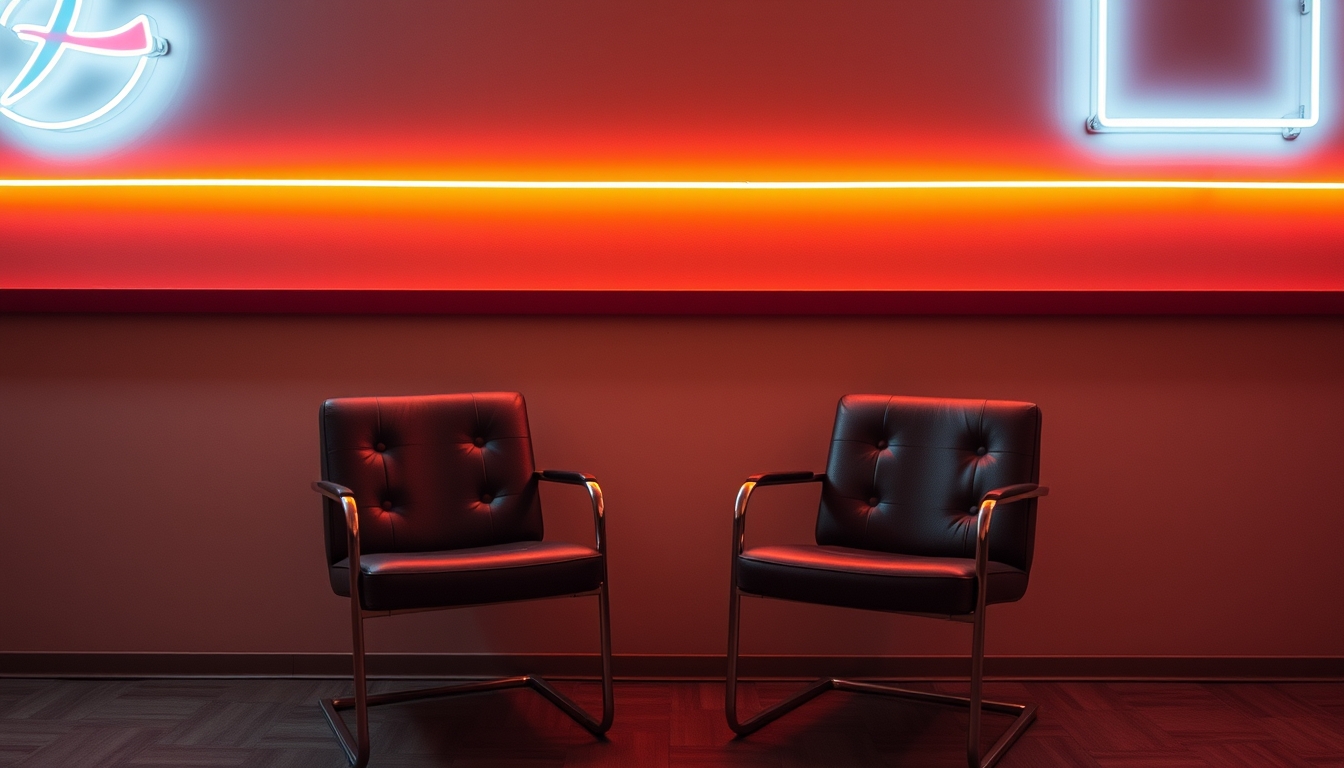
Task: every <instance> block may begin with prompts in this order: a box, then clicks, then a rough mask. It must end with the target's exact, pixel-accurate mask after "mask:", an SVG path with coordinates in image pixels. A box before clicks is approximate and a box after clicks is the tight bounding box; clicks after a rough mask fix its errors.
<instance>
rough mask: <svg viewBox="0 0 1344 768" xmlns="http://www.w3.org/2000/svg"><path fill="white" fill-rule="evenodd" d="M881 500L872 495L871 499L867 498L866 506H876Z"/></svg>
mask: <svg viewBox="0 0 1344 768" xmlns="http://www.w3.org/2000/svg"><path fill="white" fill-rule="evenodd" d="M881 501H882V500H881V499H879V498H877V497H876V496H874V497H872V498H871V499H868V506H870V507H876V506H877V505H878V504H879V503H880V502H881Z"/></svg>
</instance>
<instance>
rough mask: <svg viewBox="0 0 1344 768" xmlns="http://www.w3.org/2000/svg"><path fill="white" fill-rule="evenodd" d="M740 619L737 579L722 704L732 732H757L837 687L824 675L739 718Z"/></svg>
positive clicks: (740, 604)
mask: <svg viewBox="0 0 1344 768" xmlns="http://www.w3.org/2000/svg"><path fill="white" fill-rule="evenodd" d="M741 621H742V594H741V593H740V592H738V589H737V584H736V582H734V584H733V589H732V597H731V598H729V604H728V679H727V682H726V686H725V689H724V707H723V709H724V713H725V714H726V715H727V716H728V727H729V728H731V729H733V733H736V734H737V735H738V736H747V735H749V734H751V733H755V732H756V731H758V730H760V729H761V728H763V727H765V726H766V725H768V724H770V723H772V722H774V721H775V720H778V719H779V718H781V717H783V716H784V715H787V714H788V713H790V712H792V711H793V710H795V709H797V708H798V707H801V706H802V705H804V704H806V703H807V702H809V701H811V700H812V699H815V698H816V697H818V696H820V695H821V694H823V693H825V692H827V691H830V690H834V689H835V686H836V681H835V679H833V678H829V677H824V678H822V679H820V680H817V681H816V682H814V683H812V684H811V685H809V686H807V687H806V688H804V689H803V690H801V691H799V692H798V693H796V694H794V695H793V696H791V697H789V698H787V699H785V700H784V701H781V702H779V703H778V704H775V705H774V706H772V707H767V708H766V709H763V710H761V711H760V712H757V713H756V714H755V715H753V716H752V717H750V718H748V719H747V720H739V719H738V717H737V659H738V644H739V640H740V633H739V629H740V626H741Z"/></svg>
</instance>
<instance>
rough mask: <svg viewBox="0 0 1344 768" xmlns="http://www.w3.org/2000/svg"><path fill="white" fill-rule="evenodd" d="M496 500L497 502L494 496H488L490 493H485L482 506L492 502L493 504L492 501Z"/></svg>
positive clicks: (482, 495) (482, 496) (482, 497)
mask: <svg viewBox="0 0 1344 768" xmlns="http://www.w3.org/2000/svg"><path fill="white" fill-rule="evenodd" d="M494 500H495V497H494V496H491V495H490V494H488V493H483V494H481V503H482V504H489V503H490V502H492V501H494Z"/></svg>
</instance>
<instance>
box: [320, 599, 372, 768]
mask: <svg viewBox="0 0 1344 768" xmlns="http://www.w3.org/2000/svg"><path fill="white" fill-rule="evenodd" d="M350 625H351V635H352V639H353V653H351V656H352V657H353V659H354V678H355V695H354V697H353V700H350V699H324V700H323V701H322V714H324V715H326V717H327V725H329V726H331V731H332V733H334V734H335V735H336V739H337V740H338V741H340V742H341V748H342V749H344V750H345V759H346V760H347V761H349V763H350V765H351V766H352V767H353V768H364V766H366V765H368V764H369V695H368V685H367V682H366V679H365V672H364V617H363V616H362V615H361V614H360V610H359V602H358V601H357V600H351V601H350ZM350 704H354V708H355V733H354V734H353V735H352V734H351V733H350V728H349V726H347V725H346V724H345V719H344V718H342V717H341V715H340V713H339V712H338V711H337V710H338V709H346V708H348V707H349V706H350Z"/></svg>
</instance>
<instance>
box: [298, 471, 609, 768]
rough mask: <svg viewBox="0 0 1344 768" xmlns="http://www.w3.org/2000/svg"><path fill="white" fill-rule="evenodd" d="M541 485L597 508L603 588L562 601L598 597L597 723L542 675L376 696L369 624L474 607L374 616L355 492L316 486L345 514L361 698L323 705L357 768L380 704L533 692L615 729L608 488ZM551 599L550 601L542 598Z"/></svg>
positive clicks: (601, 727) (551, 474)
mask: <svg viewBox="0 0 1344 768" xmlns="http://www.w3.org/2000/svg"><path fill="white" fill-rule="evenodd" d="M533 478H534V479H536V480H539V481H540V480H544V481H548V482H553V483H564V484H568V485H582V486H584V487H585V488H586V489H587V490H588V497H589V499H590V500H591V501H592V504H593V528H594V533H595V535H596V539H597V551H598V554H600V555H601V556H602V585H601V586H600V587H598V588H597V589H595V590H592V591H589V592H580V593H577V594H574V595H557V596H556V597H588V596H594V595H595V596H597V605H598V615H599V621H600V627H601V635H602V717H601V718H600V719H599V718H596V717H593V716H592V715H590V714H589V713H587V712H586V711H584V710H583V708H582V707H580V706H579V705H578V704H576V703H575V702H574V701H573V700H572V699H570V698H569V697H568V696H566V695H564V694H563V693H560V692H559V691H557V690H556V689H555V688H553V687H552V686H551V684H550V683H548V682H546V681H545V680H543V679H542V678H540V677H538V676H536V675H519V676H515V677H501V678H495V679H491V680H473V681H471V682H466V683H455V684H453V685H445V686H440V687H436V688H421V689H417V690H410V691H397V692H395V693H383V694H376V695H373V696H370V695H369V694H368V690H367V689H368V685H367V680H366V675H365V664H364V661H365V659H364V655H365V654H364V620H365V619H369V618H374V617H377V616H395V615H400V614H403V613H421V612H424V611H437V610H448V609H450V608H468V607H471V606H470V605H452V606H445V607H444V608H414V609H409V610H402V611H369V610H365V609H364V608H363V607H362V603H361V602H360V594H359V579H360V569H359V553H360V548H359V514H358V509H357V508H356V506H355V498H354V491H351V490H350V489H349V488H346V487H345V486H342V485H338V484H336V483H332V482H328V481H325V480H319V481H317V482H315V483H313V490H315V491H317V492H318V493H320V494H322V495H323V496H325V497H326V498H328V499H331V500H332V501H334V502H336V503H337V504H340V505H341V508H342V511H343V512H344V514H345V528H346V540H347V547H348V550H347V551H348V552H349V557H350V629H351V635H352V639H353V644H354V654H353V655H354V678H355V695H354V696H349V697H344V698H336V699H323V700H322V713H323V714H324V715H326V717H327V724H328V725H330V726H331V731H332V733H334V734H335V735H336V738H337V739H338V740H339V741H340V742H341V747H342V748H343V749H344V750H345V757H346V760H348V761H349V763H350V765H351V766H353V768H364V766H366V765H368V763H369V707H372V706H377V705H379V704H399V703H402V702H407V701H419V700H421V699H432V698H439V697H443V696H457V695H460V694H466V693H481V692H483V691H498V690H504V689H506V688H524V687H527V688H532V689H533V690H535V691H536V692H537V693H539V694H541V695H542V696H544V697H546V698H547V699H549V700H550V701H551V703H553V704H555V706H556V707H558V708H559V709H560V711H562V712H564V713H565V714H566V715H569V716H570V717H571V718H573V719H574V720H575V722H577V723H578V724H579V725H581V726H583V727H584V728H585V729H587V730H588V731H589V732H590V733H592V734H593V735H594V736H597V737H599V738H602V736H603V735H604V734H605V733H606V732H607V731H608V730H609V729H610V728H611V721H612V716H613V714H614V709H613V706H612V704H613V702H612V688H611V610H610V605H611V604H610V599H609V597H608V594H607V583H608V582H607V534H606V528H607V525H606V516H605V511H604V507H603V503H602V489H601V487H599V486H598V484H597V478H595V477H593V476H592V475H588V474H584V473H582V472H563V471H558V470H544V471H540V472H535V473H533ZM538 599H550V598H538ZM343 709H354V710H355V734H351V733H350V728H349V726H347V725H346V723H345V720H344V718H342V717H341V716H340V714H339V712H340V710H343Z"/></svg>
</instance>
